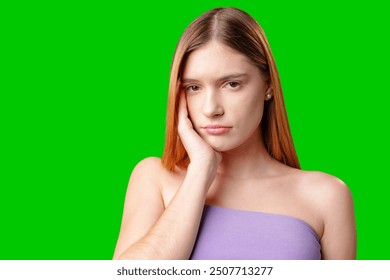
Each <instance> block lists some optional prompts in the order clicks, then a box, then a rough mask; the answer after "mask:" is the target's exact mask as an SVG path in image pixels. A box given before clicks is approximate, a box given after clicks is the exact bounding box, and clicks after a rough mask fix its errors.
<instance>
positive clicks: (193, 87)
mask: <svg viewBox="0 0 390 280" xmlns="http://www.w3.org/2000/svg"><path fill="white" fill-rule="evenodd" d="M199 89H200V87H199V86H197V85H190V86H187V87H185V90H186V92H197V91H199Z"/></svg>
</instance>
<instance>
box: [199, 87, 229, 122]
mask: <svg viewBox="0 0 390 280" xmlns="http://www.w3.org/2000/svg"><path fill="white" fill-rule="evenodd" d="M203 114H204V115H205V116H206V117H208V118H215V117H219V116H222V115H223V114H224V110H223V106H222V102H221V98H220V93H219V92H218V91H214V90H209V91H207V93H206V94H205V99H204V103H203Z"/></svg>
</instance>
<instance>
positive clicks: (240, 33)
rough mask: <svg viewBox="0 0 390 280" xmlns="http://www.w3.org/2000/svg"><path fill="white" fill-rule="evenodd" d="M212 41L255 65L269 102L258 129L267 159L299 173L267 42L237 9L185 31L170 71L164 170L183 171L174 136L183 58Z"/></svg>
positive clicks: (211, 14)
mask: <svg viewBox="0 0 390 280" xmlns="http://www.w3.org/2000/svg"><path fill="white" fill-rule="evenodd" d="M212 40H216V41H218V42H220V43H222V44H225V45H226V46H229V47H230V48H232V49H234V50H236V51H238V52H239V53H242V54H243V55H245V56H246V57H248V58H249V60H250V61H251V62H252V63H253V64H254V65H256V66H257V67H258V68H259V69H260V72H261V74H262V75H263V77H264V78H265V80H266V81H267V83H268V85H269V86H271V87H272V91H273V98H272V99H270V100H269V101H267V102H265V104H264V113H263V118H262V120H261V124H260V129H261V131H262V135H263V141H264V144H265V147H266V149H267V151H268V153H269V154H270V156H271V157H273V158H275V159H276V160H278V161H280V162H282V163H284V164H286V165H288V166H291V167H294V168H298V169H300V165H299V161H298V157H297V154H296V151H295V148H294V143H293V140H292V136H291V132H290V127H289V123H288V119H287V113H286V108H285V105H284V98H283V92H282V87H281V83H280V78H279V74H278V71H277V68H276V64H275V60H274V57H273V55H272V52H271V48H270V46H269V44H268V40H267V38H266V36H265V33H264V31H263V29H262V28H261V26H260V25H259V24H258V23H257V21H256V20H255V19H253V18H252V17H251V16H250V15H249V14H247V13H246V12H244V11H242V10H239V9H237V8H215V9H213V10H210V11H208V12H206V13H204V14H202V15H201V16H199V17H198V18H196V19H195V20H194V21H193V22H192V23H191V24H190V25H189V26H188V27H187V29H186V30H185V31H184V33H183V35H182V36H181V38H180V41H179V43H178V45H177V47H176V50H175V54H174V57H173V60H172V65H171V74H170V81H169V92H168V108H167V120H166V121H167V122H166V135H165V137H166V138H165V146H164V152H163V157H162V164H163V166H164V167H165V168H166V169H167V170H170V171H174V170H175V168H176V167H179V168H186V167H188V164H189V157H188V155H187V152H186V150H185V148H184V146H183V144H182V142H181V140H180V137H179V135H178V128H177V127H178V105H179V98H180V96H179V92H180V90H179V87H180V80H181V78H182V73H183V69H184V66H185V63H186V61H187V59H188V56H189V55H190V54H191V52H193V51H194V50H196V49H198V48H200V47H202V46H203V45H205V44H206V43H208V42H210V41H212Z"/></svg>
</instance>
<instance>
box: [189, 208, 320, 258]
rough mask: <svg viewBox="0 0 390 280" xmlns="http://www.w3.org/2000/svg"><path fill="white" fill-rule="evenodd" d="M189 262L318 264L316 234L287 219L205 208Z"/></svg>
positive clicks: (254, 213) (249, 212)
mask: <svg viewBox="0 0 390 280" xmlns="http://www.w3.org/2000/svg"><path fill="white" fill-rule="evenodd" d="M190 259H192V260H320V259H321V246H320V242H319V239H318V236H317V234H316V233H315V231H314V230H313V228H312V227H311V226H310V225H309V224H308V223H306V222H305V221H303V220H301V219H298V218H294V217H291V216H287V215H280V214H270V213H263V212H255V211H247V210H235V209H230V208H224V207H218V206H208V205H206V206H205V208H204V211H203V215H202V220H201V223H200V227H199V232H198V236H197V239H196V242H195V246H194V249H193V251H192V254H191V257H190Z"/></svg>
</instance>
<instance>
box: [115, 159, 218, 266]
mask: <svg viewBox="0 0 390 280" xmlns="http://www.w3.org/2000/svg"><path fill="white" fill-rule="evenodd" d="M213 173H214V172H213V170H212V169H210V168H208V167H206V166H203V167H195V166H194V165H192V166H191V165H190V166H189V167H188V171H187V175H186V177H185V179H184V181H183V183H182V185H181V186H180V188H179V190H178V191H177V193H176V194H175V196H174V197H173V198H172V200H171V202H170V204H169V205H168V206H167V207H166V209H165V211H164V213H163V214H162V215H161V217H160V218H159V220H158V221H157V222H156V224H155V225H154V226H153V227H152V228H151V229H150V230H149V231H148V233H147V234H146V235H145V236H144V237H143V238H141V239H140V240H139V241H138V242H136V243H134V244H133V245H131V246H130V247H129V248H127V249H126V251H125V252H124V253H123V254H121V256H120V257H119V259H188V258H189V257H190V254H191V252H192V248H193V246H194V243H195V239H196V236H197V232H198V229H199V223H200V219H201V216H202V210H203V206H204V201H205V197H206V194H207V191H208V189H209V187H210V185H211V182H212V181H213V178H214V174H213Z"/></svg>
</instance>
